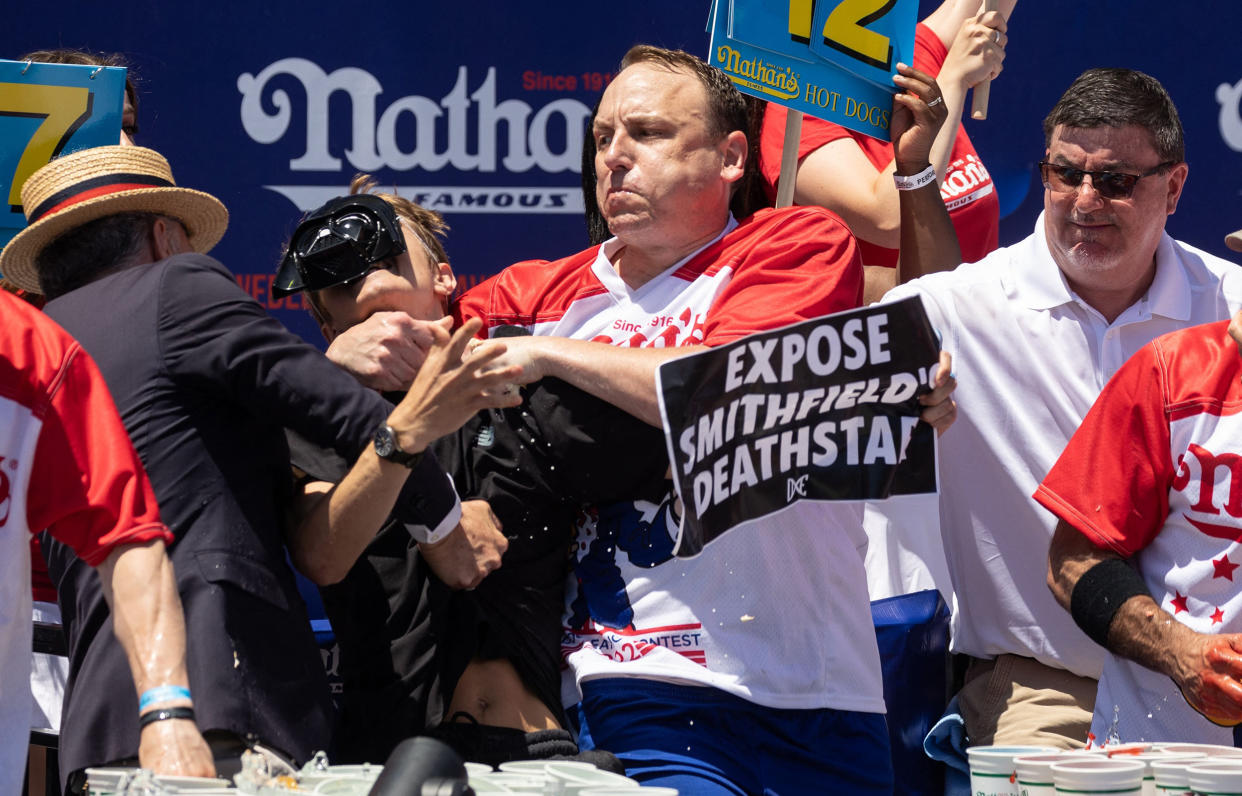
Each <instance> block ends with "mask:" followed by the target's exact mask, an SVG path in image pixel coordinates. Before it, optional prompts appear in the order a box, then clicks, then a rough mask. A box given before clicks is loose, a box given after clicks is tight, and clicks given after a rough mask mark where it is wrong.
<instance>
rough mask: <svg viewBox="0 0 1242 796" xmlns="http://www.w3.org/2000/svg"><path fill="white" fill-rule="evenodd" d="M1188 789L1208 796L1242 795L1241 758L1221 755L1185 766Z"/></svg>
mask: <svg viewBox="0 0 1242 796" xmlns="http://www.w3.org/2000/svg"><path fill="white" fill-rule="evenodd" d="M1186 775H1187V780H1188V781H1189V785H1190V789H1191V790H1192V791H1194V792H1195V793H1202V794H1210V796H1235V795H1236V796H1242V760H1239V759H1234V758H1229V757H1221V758H1218V759H1216V760H1203V761H1200V762H1198V763H1193V764H1191V765H1189V766H1187V767H1186Z"/></svg>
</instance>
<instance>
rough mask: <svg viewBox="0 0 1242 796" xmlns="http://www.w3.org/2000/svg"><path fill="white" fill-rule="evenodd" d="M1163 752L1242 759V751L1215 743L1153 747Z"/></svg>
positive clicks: (1174, 744)
mask: <svg viewBox="0 0 1242 796" xmlns="http://www.w3.org/2000/svg"><path fill="white" fill-rule="evenodd" d="M1152 746H1153V747H1154V748H1156V749H1157V750H1159V751H1161V752H1171V753H1175V754H1179V755H1180V754H1192V753H1193V754H1201V755H1204V756H1206V757H1242V749H1239V748H1237V747H1236V746H1221V745H1220V744H1214V743H1157V744H1153V745H1152Z"/></svg>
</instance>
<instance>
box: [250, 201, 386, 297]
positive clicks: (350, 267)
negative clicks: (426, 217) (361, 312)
mask: <svg viewBox="0 0 1242 796" xmlns="http://www.w3.org/2000/svg"><path fill="white" fill-rule="evenodd" d="M404 251H405V237H404V235H402V233H401V224H400V221H399V220H398V219H397V216H396V213H395V212H393V210H392V208H391V206H390V205H389V204H388V203H387V202H385V201H384V200H382V199H380V198H379V197H376V196H371V195H369V194H356V195H351V196H346V197H339V198H337V199H334V200H332V201H330V202H328V203H327V204H326V205H324V206H323V207H321V208H319V209H318V210H316V211H315V212H314V213H312V214H311V215H310V216H308V217H307V218H306V220H304V221H303V222H302V223H301V224H299V225H298V228H297V229H296V230H294V233H293V238H292V240H291V241H290V242H289V248H288V250H287V251H286V252H285V256H284V258H283V260H282V262H281V266H280V269H279V271H278V273H277V276H276V279H275V280H274V281H273V283H272V293H273V295H275V296H277V297H280V296H283V295H288V294H290V293H296V292H297V291H299V290H323V289H324V288H329V287H333V286H334V285H344V284H349V283H350V282H353V281H354V280H356V279H361V278H362V277H364V276H366V275H367V274H369V273H371V272H372V271H374V270H376V269H378V268H381V267H383V265H384V262H385V261H386V260H388V259H390V258H392V257H395V256H397V255H399V254H401V253H402V252H404Z"/></svg>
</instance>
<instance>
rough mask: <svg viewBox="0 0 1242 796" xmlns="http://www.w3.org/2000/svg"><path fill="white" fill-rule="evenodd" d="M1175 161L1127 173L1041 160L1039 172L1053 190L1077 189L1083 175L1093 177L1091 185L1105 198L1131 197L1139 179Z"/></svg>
mask: <svg viewBox="0 0 1242 796" xmlns="http://www.w3.org/2000/svg"><path fill="white" fill-rule="evenodd" d="M1172 165H1175V164H1174V162H1173V161H1168V162H1166V163H1161V164H1160V165H1158V166H1153V167H1152V168H1150V169H1148V170H1147V171H1145V172H1143V173H1142V174H1126V173H1125V172H1124V171H1086V170H1084V169H1076V168H1074V167H1073V166H1061V165H1058V164H1056V163H1049V162H1048V161H1046V160H1041V161H1039V173H1040V176H1041V177H1042V178H1043V181H1044V187H1045V188H1047V189H1049V190H1051V191H1076V190H1078V186H1080V185H1082V178H1083V177H1090V178H1091V187H1092V188H1094V189H1095V192H1096V193H1098V194H1099V195H1100V196H1103V197H1104V198H1105V199H1129V198H1130V197H1131V196H1133V195H1134V189H1135V188H1137V187H1138V181H1139V180H1141V179H1143V178H1144V177H1150V176H1151V175H1153V174H1159V173H1160V172H1162V171H1164V170H1165V169H1167V168H1168V167H1169V166H1172Z"/></svg>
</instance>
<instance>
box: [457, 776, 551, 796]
mask: <svg viewBox="0 0 1242 796" xmlns="http://www.w3.org/2000/svg"><path fill="white" fill-rule="evenodd" d="M476 781H477V782H480V783H484V784H487V785H499V786H500V787H502V788H507V789H508V790H509V792H510V793H528V794H535V793H537V794H540V796H542V795H543V793H544V792H545V791H546V790H547V788H548V783H549V780H548V778H547V777H545V776H542V775H534V774H532V773H530V772H526V771H524V772H521V773H518V772H510V771H497V772H495V773H492V774H480V775H479V776H477V777H472V778H471V779H470V783H471V785H473V784H474V783H475V782H476Z"/></svg>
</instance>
